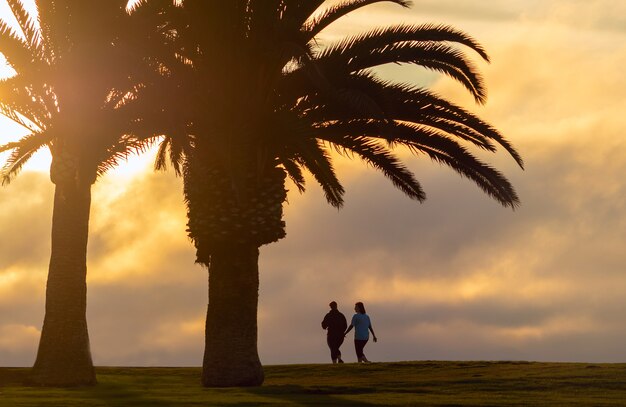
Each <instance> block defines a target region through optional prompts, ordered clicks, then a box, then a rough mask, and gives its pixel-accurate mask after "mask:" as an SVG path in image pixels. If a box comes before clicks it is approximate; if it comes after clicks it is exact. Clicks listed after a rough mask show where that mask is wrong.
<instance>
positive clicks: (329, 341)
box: [326, 336, 337, 363]
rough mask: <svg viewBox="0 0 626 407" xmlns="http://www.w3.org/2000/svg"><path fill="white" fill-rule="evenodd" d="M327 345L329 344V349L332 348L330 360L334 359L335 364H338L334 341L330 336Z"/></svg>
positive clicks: (327, 338)
mask: <svg viewBox="0 0 626 407" xmlns="http://www.w3.org/2000/svg"><path fill="white" fill-rule="evenodd" d="M326 343H327V344H328V347H329V348H330V358H331V359H332V361H333V363H337V356H336V355H335V349H334V346H333V340H332V338H331V337H330V336H327V337H326Z"/></svg>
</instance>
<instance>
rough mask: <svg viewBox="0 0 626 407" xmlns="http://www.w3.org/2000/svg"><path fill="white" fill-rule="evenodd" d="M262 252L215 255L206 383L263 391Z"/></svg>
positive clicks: (248, 248) (244, 249) (232, 249)
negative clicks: (259, 336)
mask: <svg viewBox="0 0 626 407" xmlns="http://www.w3.org/2000/svg"><path fill="white" fill-rule="evenodd" d="M258 259H259V249H258V248H257V247H256V246H254V245H251V244H240V245H223V246H221V247H219V248H216V249H214V250H213V254H212V255H211V262H210V265H209V305H208V309H207V318H206V338H205V339H206V342H205V346H206V347H205V351H204V361H203V366H202V384H203V385H204V386H207V387H230V386H259V385H261V384H262V383H263V379H264V375H263V368H262V366H261V362H260V360H259V355H258V352H257V307H258V299H259V268H258Z"/></svg>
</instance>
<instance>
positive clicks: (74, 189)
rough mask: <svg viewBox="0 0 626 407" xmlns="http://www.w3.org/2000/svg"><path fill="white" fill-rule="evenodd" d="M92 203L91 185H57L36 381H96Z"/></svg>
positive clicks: (32, 377)
mask: <svg viewBox="0 0 626 407" xmlns="http://www.w3.org/2000/svg"><path fill="white" fill-rule="evenodd" d="M90 205H91V185H90V184H88V183H87V184H86V185H83V184H79V183H76V182H64V183H57V185H56V189H55V194H54V209H53V216H52V253H51V256H50V267H49V272H48V283H47V287H46V314H45V318H44V323H43V329H42V331H41V339H40V342H39V350H38V352H37V360H36V361H35V365H34V366H33V370H32V376H31V379H32V381H33V382H34V383H35V384H39V385H57V386H59V385H61V386H63V385H66V386H71V385H90V384H95V383H96V376H95V371H94V367H93V362H92V360H91V352H90V348H89V334H88V332H87V318H86V311H87V284H86V276H87V235H88V229H89V210H90Z"/></svg>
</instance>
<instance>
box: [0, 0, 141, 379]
mask: <svg viewBox="0 0 626 407" xmlns="http://www.w3.org/2000/svg"><path fill="white" fill-rule="evenodd" d="M8 3H9V5H10V7H11V10H12V11H13V14H14V15H15V17H16V19H17V22H18V25H19V30H18V31H15V30H13V29H11V28H10V27H9V26H8V25H7V24H6V23H5V22H0V52H1V53H2V54H3V55H4V56H5V57H6V59H7V61H8V63H9V64H10V65H11V67H13V68H14V69H15V71H16V74H15V75H14V76H13V77H11V78H8V79H4V80H2V81H0V113H2V114H3V115H5V116H7V117H9V118H10V119H12V120H13V121H15V122H16V123H18V124H20V125H22V126H23V127H25V128H26V129H28V130H29V134H27V135H26V136H24V137H23V138H22V139H20V140H19V141H17V142H12V143H8V144H5V145H3V146H0V151H11V153H10V156H9V157H8V159H7V161H6V163H5V165H4V167H3V168H2V172H1V174H0V175H1V177H2V183H3V184H6V183H8V182H10V181H11V179H12V178H13V177H14V176H15V175H16V174H17V173H18V172H19V171H20V169H21V168H22V166H23V164H24V163H25V162H26V161H27V160H28V159H29V158H30V157H31V156H32V155H33V154H34V153H35V152H36V151H37V150H39V149H41V148H49V150H50V152H51V154H52V164H51V167H50V179H51V180H52V182H53V183H54V184H55V196H54V208H53V219H52V248H51V256H50V266H49V273H48V282H47V289H46V312H45V319H44V323H43V329H42V333H41V339H40V342H39V350H38V353H37V359H36V362H35V365H34V368H33V371H32V380H33V381H34V382H35V383H38V384H45V385H77V384H93V383H95V381H96V377H95V373H94V369H93V364H92V359H91V354H90V348H89V336H88V331H87V321H86V316H85V312H86V272H87V268H86V251H87V237H88V225H89V212H90V203H91V185H92V184H93V183H94V182H95V180H96V178H97V176H98V175H100V174H102V173H104V172H105V171H106V170H107V169H109V168H111V167H112V166H114V165H115V164H116V163H117V162H118V160H120V159H122V158H125V157H126V156H127V154H128V153H129V152H130V151H137V150H141V149H142V148H143V145H142V144H141V143H138V142H136V140H134V139H132V138H130V137H121V135H122V134H124V132H125V130H124V129H125V128H126V127H128V119H127V118H124V117H123V116H122V115H120V114H118V113H117V112H116V111H115V110H114V107H115V105H117V104H119V103H120V101H122V100H123V99H124V95H125V92H123V91H121V90H120V89H123V88H124V87H126V86H129V83H128V81H129V77H130V76H131V74H132V73H133V71H134V70H136V68H137V67H138V66H139V64H137V63H136V59H135V51H136V49H134V48H133V47H131V46H130V44H131V43H130V42H126V43H123V41H122V39H123V38H124V36H126V39H128V37H129V36H132V31H130V30H133V29H135V28H136V27H132V26H130V25H129V24H128V22H127V18H128V15H127V13H126V0H107V1H102V2H91V1H84V0H73V1H55V0H40V1H37V2H36V3H37V9H38V18H37V19H33V18H31V17H30V16H29V15H28V13H27V12H26V11H25V9H24V8H23V6H22V4H21V2H20V1H18V0H8ZM19 31H21V32H19Z"/></svg>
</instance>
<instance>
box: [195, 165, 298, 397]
mask: <svg viewBox="0 0 626 407" xmlns="http://www.w3.org/2000/svg"><path fill="white" fill-rule="evenodd" d="M207 162H209V163H210V162H211V160H208V159H207V160H205V161H200V160H193V161H191V162H190V161H188V162H187V163H186V165H185V179H184V181H185V198H186V201H187V216H188V218H189V222H188V224H187V226H188V232H189V236H190V237H191V238H192V239H193V241H194V244H195V246H196V256H197V259H196V261H197V262H198V263H200V264H204V265H205V266H207V267H208V269H209V306H208V309H207V320H206V343H205V352H204V361H203V371H202V383H203V385H204V386H208V387H233V386H259V385H261V384H262V383H263V377H264V376H263V369H262V367H261V362H260V361H259V356H258V352H257V304H258V299H259V270H258V259H259V247H261V246H262V245H264V244H268V243H272V242H275V241H277V240H279V239H281V238H282V237H284V236H285V223H284V222H283V220H282V204H283V202H284V201H285V199H286V196H287V191H286V190H285V185H284V184H285V172H284V171H283V170H282V169H279V168H272V169H268V170H267V171H266V172H264V173H263V176H262V177H261V176H257V173H255V172H253V171H251V172H250V173H249V175H248V176H247V177H243V178H240V179H239V180H238V182H234V181H233V179H232V178H231V177H230V176H229V175H228V172H225V171H224V170H223V169H220V168H219V167H217V166H212V165H206V164H205V163H207ZM253 162H254V161H253Z"/></svg>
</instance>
